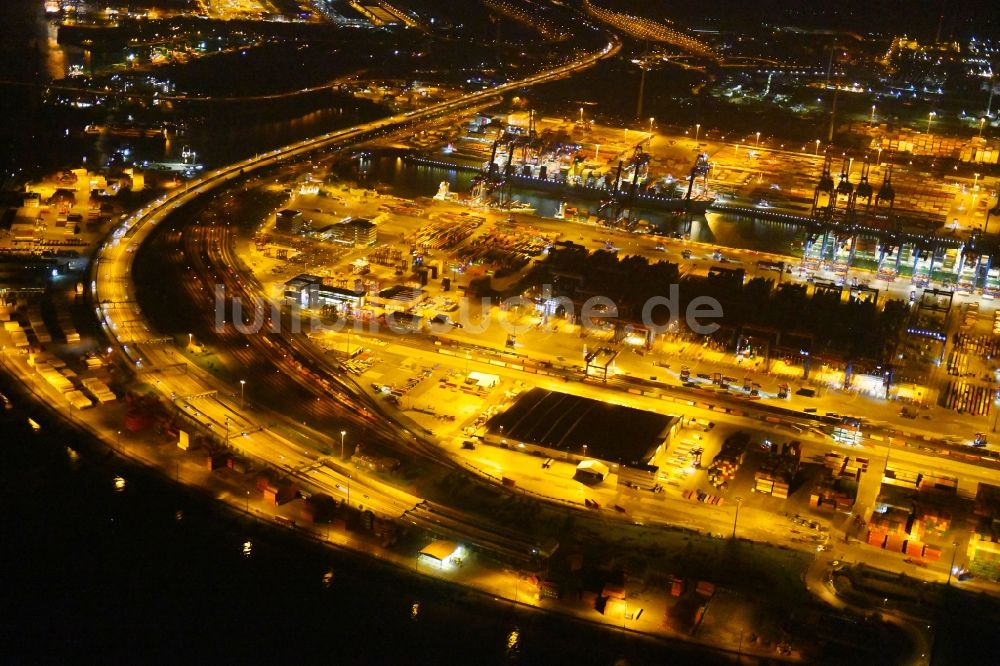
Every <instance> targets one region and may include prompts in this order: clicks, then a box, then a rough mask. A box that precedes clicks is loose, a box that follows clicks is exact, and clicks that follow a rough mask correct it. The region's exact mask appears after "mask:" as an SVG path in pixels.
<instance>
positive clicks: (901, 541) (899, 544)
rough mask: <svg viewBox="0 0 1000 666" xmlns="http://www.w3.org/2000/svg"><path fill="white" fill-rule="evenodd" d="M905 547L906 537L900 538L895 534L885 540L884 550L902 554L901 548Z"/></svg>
mask: <svg viewBox="0 0 1000 666" xmlns="http://www.w3.org/2000/svg"><path fill="white" fill-rule="evenodd" d="M905 547H906V537H901V536H898V535H896V534H892V535H890V536H889V538H888V539H886V542H885V549H886V550H891V551H892V552H894V553H902V552H903V548H905Z"/></svg>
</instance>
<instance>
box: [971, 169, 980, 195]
mask: <svg viewBox="0 0 1000 666" xmlns="http://www.w3.org/2000/svg"><path fill="white" fill-rule="evenodd" d="M973 175H974V176H975V179H974V180H973V181H972V191H973V192H975V191H976V189H977V188H978V187H979V174H978V173H977V174H973Z"/></svg>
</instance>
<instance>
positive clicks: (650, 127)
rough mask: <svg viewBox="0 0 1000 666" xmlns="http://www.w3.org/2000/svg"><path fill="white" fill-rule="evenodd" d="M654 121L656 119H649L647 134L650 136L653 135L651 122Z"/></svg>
mask: <svg viewBox="0 0 1000 666" xmlns="http://www.w3.org/2000/svg"><path fill="white" fill-rule="evenodd" d="M654 120H656V119H655V118H650V119H649V133H650V134H652V133H653V121H654Z"/></svg>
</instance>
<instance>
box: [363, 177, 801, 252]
mask: <svg viewBox="0 0 1000 666" xmlns="http://www.w3.org/2000/svg"><path fill="white" fill-rule="evenodd" d="M359 166H360V168H361V169H362V170H363V171H364V172H366V173H367V174H368V176H369V179H370V182H372V183H380V184H385V185H387V186H389V187H390V189H391V190H392V191H393V192H395V193H396V194H399V195H400V196H404V197H431V196H434V194H436V193H437V191H438V186H439V185H440V183H441V182H442V181H446V182H447V183H448V184H449V185H450V186H451V191H452V192H458V193H462V192H468V191H469V189H470V188H471V187H472V179H473V177H474V176H475V174H474V173H472V172H469V171H455V170H450V169H444V168H441V167H432V166H426V165H422V164H421V165H417V164H411V163H408V162H404V161H403V160H402V159H400V158H395V157H380V158H376V159H373V160H363V161H361V162H360V163H359ZM513 196H514V198H515V199H517V200H518V201H523V202H525V203H529V204H531V205H532V206H534V208H535V211H536V212H537V213H538V214H539V215H542V216H545V217H552V216H554V215H555V213H556V211H557V210H558V209H559V203H560V202H561V201H565V202H566V204H567V205H568V206H572V207H575V208H577V209H578V210H579V211H581V212H584V211H590V213H591V214H594V215H596V214H597V209H598V206H599V203H598V202H597V201H594V200H593V199H584V198H574V197H572V196H567V197H563V198H560V197H558V196H557V195H556V194H555V193H550V192H538V191H534V190H526V189H523V188H514V189H513ZM637 217H638V218H639V219H642V220H648V221H649V222H650V224H652V225H654V226H655V227H657V228H658V229H661V230H662V231H663V232H664V233H671V232H675V231H677V232H683V231H684V226H685V225H684V221H683V219H682V218H681V217H680V216H678V215H674V214H670V213H664V212H663V211H657V210H650V209H642V208H640V209H639V212H638V216H637ZM804 237H805V234H804V232H803V230H802V228H801V227H799V226H797V225H793V224H787V223H784V222H774V221H769V220H755V219H753V218H749V217H745V216H742V215H721V214H719V213H711V212H710V213H708V214H706V215H705V217H704V218H696V219H694V220H693V221H692V222H691V239H692V240H694V241H698V242H702V243H712V244H714V245H720V246H722V247H732V248H743V249H748V250H756V251H759V252H774V253H780V254H788V253H790V252H791V251H792V249H793V248H798V247H800V246H801V244H802V241H803V239H804Z"/></svg>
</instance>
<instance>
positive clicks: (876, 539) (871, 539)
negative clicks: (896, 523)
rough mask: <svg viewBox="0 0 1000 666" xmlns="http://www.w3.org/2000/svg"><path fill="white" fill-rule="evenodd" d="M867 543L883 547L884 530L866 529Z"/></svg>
mask: <svg viewBox="0 0 1000 666" xmlns="http://www.w3.org/2000/svg"><path fill="white" fill-rule="evenodd" d="M868 545H869V546H875V547H877V548H884V547H885V532H883V531H881V530H868Z"/></svg>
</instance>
